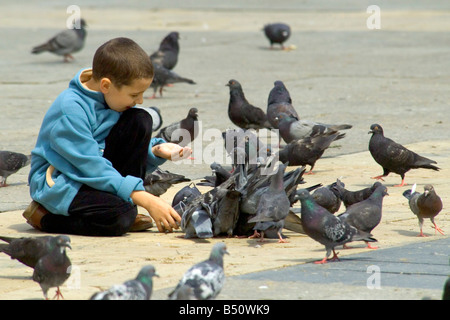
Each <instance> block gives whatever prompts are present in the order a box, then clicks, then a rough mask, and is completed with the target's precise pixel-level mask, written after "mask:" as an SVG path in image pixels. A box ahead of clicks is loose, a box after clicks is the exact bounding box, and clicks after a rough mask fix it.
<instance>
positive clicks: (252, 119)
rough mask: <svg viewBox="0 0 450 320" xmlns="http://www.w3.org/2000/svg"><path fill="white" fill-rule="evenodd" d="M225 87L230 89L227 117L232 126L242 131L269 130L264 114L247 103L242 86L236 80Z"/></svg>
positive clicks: (232, 80)
mask: <svg viewBox="0 0 450 320" xmlns="http://www.w3.org/2000/svg"><path fill="white" fill-rule="evenodd" d="M226 86H228V87H230V101H229V103H228V117H229V118H230V120H231V122H233V124H235V125H236V126H238V127H239V128H242V129H255V130H259V129H263V128H267V129H270V128H271V125H270V123H269V121H268V120H267V115H266V114H265V112H264V111H263V110H261V109H260V108H258V107H255V106H254V105H251V104H250V103H249V102H248V101H247V99H246V98H245V95H244V91H243V90H242V86H241V84H240V83H239V82H238V81H237V80H234V79H231V80H230V81H228V83H227V84H226Z"/></svg>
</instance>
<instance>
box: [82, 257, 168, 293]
mask: <svg viewBox="0 0 450 320" xmlns="http://www.w3.org/2000/svg"><path fill="white" fill-rule="evenodd" d="M153 277H159V275H158V274H157V273H156V270H155V267H154V266H152V265H147V266H144V267H143V268H142V269H141V270H140V271H139V273H138V275H137V276H136V278H135V279H132V280H128V281H125V282H124V283H122V284H116V285H113V286H112V287H111V288H109V289H108V290H106V291H102V292H97V293H94V294H93V295H92V296H91V298H90V300H150V297H151V295H152V290H153Z"/></svg>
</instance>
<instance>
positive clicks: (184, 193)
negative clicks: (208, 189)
mask: <svg viewBox="0 0 450 320" xmlns="http://www.w3.org/2000/svg"><path fill="white" fill-rule="evenodd" d="M200 195H201V192H200V190H198V188H197V186H196V185H195V183H193V182H192V183H190V184H189V185H187V186H184V187H183V188H181V189H180V190H179V191H178V192H177V193H176V194H175V195H174V197H173V199H172V207H175V206H177V205H179V204H180V203H181V202H183V203H184V205H188V204H189V203H191V202H192V200H194V199H195V198H196V197H198V196H200Z"/></svg>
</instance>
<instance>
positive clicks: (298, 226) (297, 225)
mask: <svg viewBox="0 0 450 320" xmlns="http://www.w3.org/2000/svg"><path fill="white" fill-rule="evenodd" d="M299 209H300V208H291V209H290V210H289V214H288V215H287V217H286V219H284V228H285V229H287V230H290V231H294V232H297V233H301V234H305V230H303V226H302V219H301V218H300V217H299V216H298V214H297V213H300V210H299Z"/></svg>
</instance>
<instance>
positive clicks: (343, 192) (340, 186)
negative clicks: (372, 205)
mask: <svg viewBox="0 0 450 320" xmlns="http://www.w3.org/2000/svg"><path fill="white" fill-rule="evenodd" d="M381 185H382V184H381V182H379V181H376V182H375V183H374V184H373V185H372V186H370V187H367V188H363V189H360V190H355V191H350V190H347V189H345V184H344V183H343V182H341V181H340V180H339V179H337V181H336V184H335V185H334V187H335V189H337V190H338V191H339V197H340V198H341V200H342V203H343V204H344V206H345V207H346V208H348V207H349V206H351V205H352V204H355V203H358V202H361V201H363V200H366V199H367V198H369V197H370V195H371V194H372V193H373V192H374V191H375V190H376V189H377V188H378V187H379V186H381Z"/></svg>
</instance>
